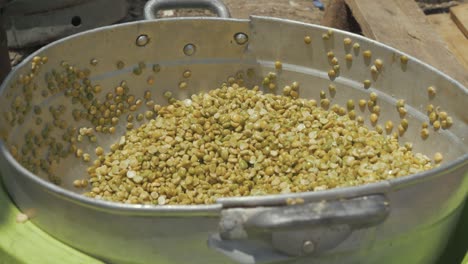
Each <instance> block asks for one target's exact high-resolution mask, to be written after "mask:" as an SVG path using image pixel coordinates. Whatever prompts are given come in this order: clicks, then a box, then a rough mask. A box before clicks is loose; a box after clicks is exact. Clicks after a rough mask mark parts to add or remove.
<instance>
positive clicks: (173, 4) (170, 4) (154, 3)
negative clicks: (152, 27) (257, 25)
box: [144, 0, 231, 19]
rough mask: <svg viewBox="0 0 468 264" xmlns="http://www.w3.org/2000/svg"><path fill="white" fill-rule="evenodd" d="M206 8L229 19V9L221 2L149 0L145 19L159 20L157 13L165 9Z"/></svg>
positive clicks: (204, 0)
mask: <svg viewBox="0 0 468 264" xmlns="http://www.w3.org/2000/svg"><path fill="white" fill-rule="evenodd" d="M179 8H204V9H209V10H211V11H212V12H214V13H216V14H217V15H218V16H219V17H224V18H229V17H231V14H230V13H229V9H228V8H227V7H226V5H224V3H223V2H222V1H221V0H149V1H148V2H147V3H146V4H145V10H144V14H145V19H157V17H156V13H157V12H158V11H159V10H163V9H179Z"/></svg>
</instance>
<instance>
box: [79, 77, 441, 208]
mask: <svg viewBox="0 0 468 264" xmlns="http://www.w3.org/2000/svg"><path fill="white" fill-rule="evenodd" d="M298 88H299V86H298V84H297V83H296V84H293V85H291V86H290V87H288V88H287V87H285V88H284V89H283V92H284V94H285V95H286V96H283V95H274V94H264V93H263V92H261V91H259V90H258V89H252V90H249V89H246V88H243V87H239V86H238V85H237V84H235V83H234V84H232V85H225V86H223V87H222V88H220V89H215V90H211V91H210V92H208V93H207V94H203V93H202V94H197V95H193V96H192V97H191V99H190V104H187V102H186V101H185V100H184V101H179V100H175V99H174V100H173V101H172V103H171V104H170V105H167V106H159V105H154V107H155V109H154V110H155V112H158V115H157V116H149V115H148V116H146V115H147V114H148V113H149V112H152V111H148V112H145V114H144V115H143V114H138V115H137V116H136V117H137V118H136V119H137V120H141V119H142V117H143V116H145V117H146V118H147V119H148V118H149V120H148V122H146V123H144V124H142V125H141V126H140V127H139V128H137V129H133V123H131V122H130V121H131V120H133V115H132V118H127V119H128V121H129V123H128V125H127V129H128V131H127V132H126V133H125V135H124V136H122V137H121V139H120V141H119V142H116V143H115V144H112V145H111V148H110V152H108V153H104V150H103V149H102V148H101V147H97V148H96V151H95V152H96V155H98V156H99V157H100V158H99V159H97V160H95V161H94V162H93V163H92V165H91V166H90V167H89V168H88V170H87V171H88V173H89V179H87V180H88V181H90V182H94V180H93V179H97V178H100V179H101V180H100V181H99V184H98V185H93V186H94V187H93V188H92V189H91V191H90V192H87V193H85V195H88V196H90V197H96V196H99V197H100V199H104V200H109V201H115V202H124V203H142V204H153V205H163V204H209V203H213V202H215V200H216V199H217V198H220V197H228V196H245V195H264V194H279V193H290V192H302V191H314V190H315V191H316V190H324V189H330V188H335V187H344V186H354V185H358V184H365V183H371V182H376V181H379V180H384V179H390V178H394V177H400V176H403V175H406V174H410V173H416V172H419V171H423V170H427V169H430V168H432V166H433V165H432V163H431V162H430V159H429V158H427V157H426V156H424V155H420V154H414V153H412V152H411V151H408V150H407V149H406V148H405V150H404V151H403V150H402V148H401V147H400V146H399V144H398V140H397V138H395V137H385V136H384V135H381V133H383V128H382V127H381V126H378V125H377V126H376V130H375V131H374V130H370V129H368V128H367V127H365V126H363V125H362V123H363V122H364V118H363V117H361V116H359V117H357V121H355V120H353V119H355V118H356V114H355V111H354V110H353V108H354V102H352V103H349V102H348V104H347V108H348V111H349V112H348V114H347V115H346V109H345V108H343V107H340V106H339V105H333V107H332V110H333V111H328V110H325V109H327V108H328V107H329V106H330V100H329V99H327V98H322V99H321V100H320V105H321V106H322V107H317V102H316V101H315V100H304V99H298V98H297V96H298ZM294 93H295V94H294ZM171 96H172V95H169V96H167V97H171ZM214 102H216V104H215V103H214ZM248 102H254V104H252V105H250V104H249V103H248ZM366 103H367V102H366V100H364V105H365V104H366ZM135 105H136V104H135ZM156 106H157V109H156ZM234 106H235V107H234ZM374 112H375V108H374ZM372 115H374V116H372ZM372 115H371V119H373V118H375V119H376V120H377V118H378V115H377V114H376V113H373V114H372ZM129 117H130V116H129ZM175 124H177V125H175ZM400 126H401V125H400ZM386 128H387V126H386ZM80 132H81V131H80ZM87 132H88V129H83V130H82V133H83V134H84V135H86V133H87ZM91 132H92V131H91ZM355 145H356V147H354V146H355ZM77 152H78V150H77ZM338 153H339V154H338ZM77 154H78V153H77ZM77 156H78V155H77ZM79 156H81V157H82V159H83V160H87V159H89V154H87V153H83V151H82V150H80V153H79ZM377 157H380V158H379V159H377ZM369 160H372V162H369ZM375 160H377V162H374V161H375ZM110 164H116V165H110ZM410 167H411V168H412V169H411V171H409V170H408V169H404V168H410ZM393 171H397V172H396V173H393ZM344 174H346V175H352V176H349V177H340V175H344ZM93 184H94V183H93ZM78 185H80V186H82V185H83V184H81V183H80V184H78V182H77V184H76V186H78ZM111 186H115V190H114V189H113V187H111Z"/></svg>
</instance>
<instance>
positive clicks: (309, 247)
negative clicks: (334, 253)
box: [302, 240, 315, 254]
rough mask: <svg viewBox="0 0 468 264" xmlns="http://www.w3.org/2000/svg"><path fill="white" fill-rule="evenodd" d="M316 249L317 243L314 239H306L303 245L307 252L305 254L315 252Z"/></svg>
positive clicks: (304, 250) (303, 249)
mask: <svg viewBox="0 0 468 264" xmlns="http://www.w3.org/2000/svg"><path fill="white" fill-rule="evenodd" d="M314 250H315V245H314V243H313V242H312V241H310V240H306V241H304V244H303V245H302V251H303V252H304V253H305V254H310V253H312V252H314Z"/></svg>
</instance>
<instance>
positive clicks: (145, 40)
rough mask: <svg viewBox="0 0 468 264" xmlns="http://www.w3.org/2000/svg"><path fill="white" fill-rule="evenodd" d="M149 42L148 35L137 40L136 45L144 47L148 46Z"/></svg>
mask: <svg viewBox="0 0 468 264" xmlns="http://www.w3.org/2000/svg"><path fill="white" fill-rule="evenodd" d="M148 42H149V37H148V35H140V36H138V37H137V39H136V45H137V46H139V47H144V46H146V44H148Z"/></svg>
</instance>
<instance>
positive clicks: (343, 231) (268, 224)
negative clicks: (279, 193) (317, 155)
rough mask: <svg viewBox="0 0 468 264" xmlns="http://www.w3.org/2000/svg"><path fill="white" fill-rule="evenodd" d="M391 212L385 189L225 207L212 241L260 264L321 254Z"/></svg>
mask: <svg viewBox="0 0 468 264" xmlns="http://www.w3.org/2000/svg"><path fill="white" fill-rule="evenodd" d="M389 213H390V204H389V202H388V200H387V198H386V197H385V195H383V194H371V195H366V196H360V197H355V198H350V199H339V200H331V201H325V200H324V201H320V202H307V203H303V204H295V205H288V206H272V207H255V208H231V209H225V210H223V211H222V212H221V221H220V223H219V231H220V232H219V234H215V235H212V236H211V237H210V239H209V240H208V246H209V247H211V248H212V249H214V250H216V251H218V252H220V253H223V254H224V255H226V256H228V257H230V258H231V259H233V260H235V261H236V262H238V263H242V264H260V263H271V262H276V261H286V260H290V259H291V258H297V257H301V256H305V255H320V254H322V253H323V252H325V251H328V250H331V249H333V248H335V247H336V246H338V245H339V244H340V243H341V242H343V241H344V240H346V239H347V238H348V237H350V236H351V234H352V233H353V232H354V231H356V230H359V229H368V228H373V227H375V226H378V225H379V224H380V223H382V222H383V221H385V219H386V218H387V216H388V215H389Z"/></svg>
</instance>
